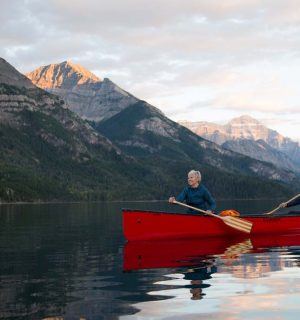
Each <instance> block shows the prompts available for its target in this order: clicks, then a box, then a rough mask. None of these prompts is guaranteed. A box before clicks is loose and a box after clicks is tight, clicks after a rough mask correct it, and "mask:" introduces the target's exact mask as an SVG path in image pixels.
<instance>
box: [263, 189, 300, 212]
mask: <svg viewBox="0 0 300 320" xmlns="http://www.w3.org/2000/svg"><path fill="white" fill-rule="evenodd" d="M299 197H300V193H299V194H297V195H296V196H295V197H293V198H292V199H290V200H288V201H287V202H285V203H286V204H288V203H290V202H292V201H294V200H295V199H297V198H299ZM280 208H281V204H280V205H279V206H278V207H276V208H275V209H273V210H272V211H270V212H266V213H264V214H272V213H274V212H275V211H277V210H279V209H280Z"/></svg>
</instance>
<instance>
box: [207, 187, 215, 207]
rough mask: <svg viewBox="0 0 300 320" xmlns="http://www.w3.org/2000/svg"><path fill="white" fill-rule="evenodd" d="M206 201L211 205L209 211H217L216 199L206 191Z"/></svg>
mask: <svg viewBox="0 0 300 320" xmlns="http://www.w3.org/2000/svg"><path fill="white" fill-rule="evenodd" d="M205 200H206V202H207V203H208V204H209V208H208V210H209V211H215V210H216V207H217V205H216V201H215V199H214V198H213V197H212V195H211V194H210V192H209V191H208V190H207V189H206V190H205Z"/></svg>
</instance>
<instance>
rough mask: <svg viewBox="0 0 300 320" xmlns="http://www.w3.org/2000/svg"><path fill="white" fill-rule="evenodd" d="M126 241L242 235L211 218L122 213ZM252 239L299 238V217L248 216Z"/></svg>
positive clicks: (156, 213) (124, 210)
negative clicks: (285, 235)
mask: <svg viewBox="0 0 300 320" xmlns="http://www.w3.org/2000/svg"><path fill="white" fill-rule="evenodd" d="M122 211H123V230H124V236H125V238H126V240H128V241H132V240H163V239H192V238H203V237H205V238H206V237H229V236H241V235H242V234H243V233H242V232H241V231H238V230H236V229H234V228H232V227H230V226H228V225H226V224H225V223H224V222H223V221H222V220H221V219H217V218H215V217H211V216H205V215H197V214H184V213H183V214H182V213H166V212H153V211H141V210H130V209H123V210H122ZM242 218H243V219H245V220H248V221H251V222H252V223H253V226H252V230H251V235H262V234H263V235H266V234H269V235H272V234H300V213H299V212H295V213H289V214H284V215H279V214H273V215H248V216H246V215H245V216H242Z"/></svg>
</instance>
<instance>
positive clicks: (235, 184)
mask: <svg viewBox="0 0 300 320" xmlns="http://www.w3.org/2000/svg"><path fill="white" fill-rule="evenodd" d="M0 75H1V76H0V79H1V83H0V142H1V143H0V152H1V156H0V168H1V171H0V172H1V176H0V182H1V184H0V198H1V200H2V201H25V200H35V201H36V200H43V201H44V200H111V199H115V200H123V199H131V200H134V199H166V198H167V197H168V196H170V195H171V194H176V193H177V192H179V191H180V190H181V188H182V187H183V186H184V185H185V183H186V181H185V179H186V173H187V171H189V170H190V169H193V168H195V169H200V170H201V171H202V174H203V179H204V183H205V185H207V186H208V187H209V189H210V190H211V191H212V193H213V194H214V196H215V197H217V198H233V197H234V198H258V197H260V198H261V197H263V198H265V197H270V196H271V197H283V196H287V195H290V194H291V193H292V192H293V191H294V190H296V188H299V182H298V176H297V174H295V173H294V172H293V171H291V170H284V169H278V168H277V167H276V166H275V165H274V164H270V163H266V162H262V161H258V160H255V159H253V158H251V157H248V156H244V155H242V154H239V153H236V152H233V151H231V150H228V149H226V148H223V147H221V146H219V145H217V144H216V143H213V142H210V141H208V140H206V139H204V138H201V137H199V136H198V135H197V134H195V133H193V132H192V131H190V130H189V129H187V128H185V127H183V126H182V125H180V124H178V123H175V122H174V121H172V120H170V119H169V118H167V117H166V116H165V115H164V114H163V113H162V112H161V111H160V110H159V109H157V108H156V107H154V106H151V105H150V104H148V103H147V102H145V101H142V100H140V99H138V98H136V97H134V96H133V95H131V94H130V93H127V92H125V91H124V90H122V89H121V88H119V87H118V86H117V85H115V84H114V83H113V82H112V81H110V80H109V79H104V80H101V79H99V78H98V77H96V76H95V75H93V74H92V73H91V72H89V71H87V70H85V69H84V68H83V67H81V66H79V65H75V64H72V63H71V62H63V63H61V64H57V65H49V66H45V67H41V68H38V69H37V70H35V71H33V72H31V73H29V74H28V75H27V76H28V77H29V78H30V80H31V81H30V80H29V79H26V77H24V76H23V75H21V74H20V73H19V72H18V71H17V70H16V69H15V68H13V67H12V66H11V65H10V64H9V63H8V62H6V61H5V60H4V59H1V60H0Z"/></svg>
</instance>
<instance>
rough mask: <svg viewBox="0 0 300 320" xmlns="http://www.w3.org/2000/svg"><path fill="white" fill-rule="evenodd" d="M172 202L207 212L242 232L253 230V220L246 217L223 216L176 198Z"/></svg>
mask: <svg viewBox="0 0 300 320" xmlns="http://www.w3.org/2000/svg"><path fill="white" fill-rule="evenodd" d="M172 203H175V204H178V205H180V206H183V207H186V208H190V209H193V210H196V211H199V212H202V213H205V214H207V215H209V216H212V217H215V218H218V219H221V220H222V221H223V222H224V223H225V224H227V225H228V226H229V227H231V228H234V229H236V230H239V231H242V232H245V233H250V232H251V229H252V222H250V221H247V220H244V219H241V218H237V217H231V216H226V217H221V216H218V215H217V214H214V213H210V212H206V211H204V210H201V209H198V208H195V207H192V206H189V205H187V204H185V203H182V202H178V201H176V200H175V201H173V202H172Z"/></svg>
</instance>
